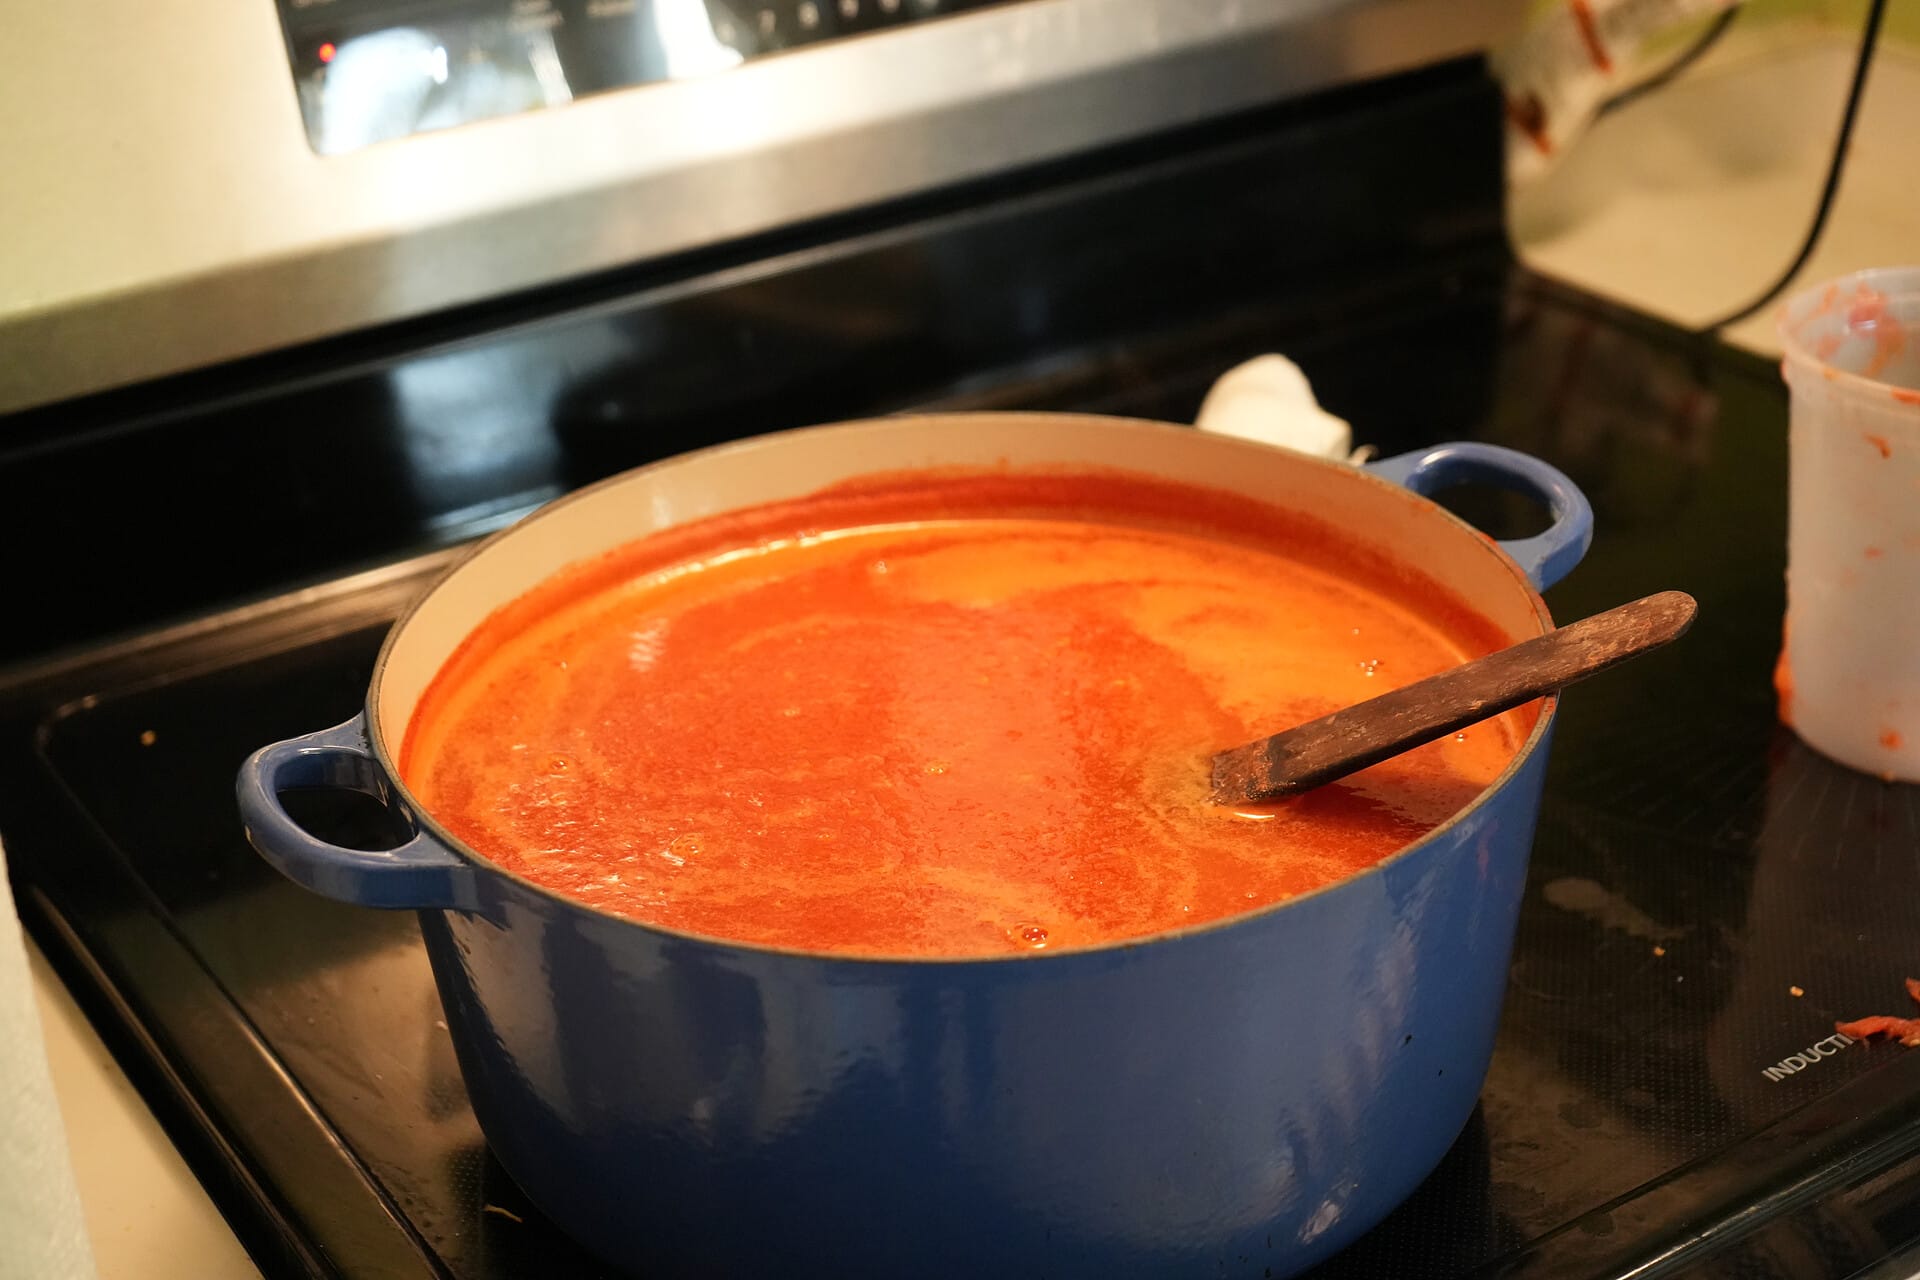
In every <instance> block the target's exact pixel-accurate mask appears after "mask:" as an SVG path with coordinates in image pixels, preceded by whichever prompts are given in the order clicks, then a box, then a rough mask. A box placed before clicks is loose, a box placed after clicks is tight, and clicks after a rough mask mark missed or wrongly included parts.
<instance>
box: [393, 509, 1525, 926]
mask: <svg viewBox="0 0 1920 1280" xmlns="http://www.w3.org/2000/svg"><path fill="white" fill-rule="evenodd" d="M1508 642H1510V638H1509V637H1505V636H1502V635H1499V634H1497V633H1496V631H1495V629H1494V628H1493V627H1492V625H1491V624H1489V623H1487V622H1486V621H1485V620H1484V619H1482V618H1480V617H1479V616H1478V615H1476V614H1474V613H1472V612H1471V611H1469V610H1468V609H1466V608H1464V607H1463V606H1461V605H1460V604H1459V603H1457V602H1455V601H1453V600H1452V599H1451V598H1449V597H1448V596H1446V595H1445V594H1444V593H1442V592H1441V591H1440V590H1439V589H1438V588H1437V587H1435V586H1434V584H1432V583H1431V582H1430V581H1428V580H1426V579H1424V578H1422V577H1420V576H1419V575H1417V574H1415V573H1413V572H1411V571H1409V570H1407V569H1405V568H1404V567H1402V566H1399V565H1396V564H1393V563H1390V562H1388V561H1385V560H1384V559H1381V558H1378V557H1375V556H1371V555H1369V554H1365V553H1362V552H1358V551H1355V550H1353V549H1352V548H1351V547H1350V546H1348V545H1347V540H1345V539H1343V538H1342V537H1341V536H1340V535H1338V534H1337V533H1334V532H1333V531H1330V530H1329V529H1327V528H1326V527H1324V526H1321V525H1318V524H1315V523H1313V522H1311V521H1308V520H1305V519H1303V518H1301V517H1299V516H1297V515H1290V514H1287V513H1284V512H1281V511H1278V510H1276V509H1274V508H1271V507H1268V506H1266V505H1264V504H1260V503H1255V502H1252V501H1250V500H1247V499H1242V498H1238V497H1234V496H1231V495H1227V494H1223V493H1216V492H1214V491H1209V490H1201V489H1195V488H1190V487H1187V486H1181V485H1175V484H1170V483H1166V482H1160V481H1152V480H1147V479H1143V478H1132V477H1127V476H1123V475H1119V474H1111V475H1110V474H1097V475H1066V476H1051V477H1037V476H1032V475H1024V476H1023V475H1019V474H1012V473H1007V474H999V475H986V476H982V475H971V476H945V477H942V476H938V475H921V476H912V477H899V478H894V479H892V480H889V481H884V482H880V481H876V482H870V483H863V484H860V485H851V486H845V487H842V488H840V489H836V490H830V491H827V492H826V493H823V494H820V495H815V496H814V497H812V498H809V499H805V500H801V501H797V502H791V503H783V504H777V505H774V506H769V507H765V508H759V509H755V510H751V511H747V512H743V513H738V514H735V515H731V516H727V517H722V518H719V519H714V520H708V521H702V522H698V523H696V524H693V525H687V526H681V527H679V528H677V529H673V530H669V531H666V532H664V533H662V534H658V535H655V536H654V537H651V538H648V539H645V540H642V541H640V542H637V543H634V544H631V545H629V546H627V547H624V548H621V549H619V550H618V551H615V552H613V553H610V554H609V555H606V556H603V557H601V558H599V559H598V560H594V561H591V562H588V563H586V564H584V565H581V566H577V567H575V568H574V569H572V570H569V571H567V572H565V573H563V574H561V575H559V576H558V577H557V578H555V579H553V580H550V581H549V582H547V583H545V584H543V585H542V586H540V587H538V588H536V589H535V590H534V591H533V592H532V593H530V594H529V595H527V596H525V597H522V598H521V599H520V600H518V601H516V602H514V603H512V604H510V605H509V606H507V607H506V608H504V609H503V610H501V611H500V612H499V613H497V614H495V615H494V616H493V617H492V618H491V619H490V620H489V621H488V622H487V623H485V624H483V625H482V626H481V627H480V628H478V629H477V630H476V631H475V632H474V633H473V635H471V636H470V637H469V638H468V640H467V641H466V643H465V644H464V645H463V646H462V647H461V649H460V650H459V651H458V652H457V653H456V654H455V655H454V656H453V657H452V658H451V659H450V660H449V662H448V663H447V665H446V667H445V668H444V669H443V670H442V671H441V673H440V674H439V676H438V677H437V678H436V680H435V681H434V683H433V685H432V686H431V687H430V689H429V690H428V691H427V693H426V695H425V696H424V697H423V699H422V701H421V704H420V706H419V708H418V709H417V711H416V714H415V716H414V718H413V723H412V725H411V726H410V728H409V731H408V733H407V736H406V739H405V742H404V747H403V751H402V755H401V773H402V776H403V778H404V779H405V781H406V783H407V785H408V787H409V788H410V789H411V790H412V791H413V793H414V794H415V795H416V796H417V797H418V798H419V799H420V800H421V801H422V803H423V804H424V805H425V807H426V808H427V810H428V811H429V812H430V813H431V814H432V815H433V817H434V818H435V819H437V820H438V821H439V822H440V823H442V824H443V825H444V826H445V827H446V828H448V829H449V830H450V831H451V832H452V833H453V834H455V835H456V836H458V837H459V838H460V839H461V840H462V841H464V842H465V843H467V844H468V845H470V846H471V847H472V848H474V849H475V850H476V851H478V852H479V853H481V854H483V855H484V856H486V857H487V858H489V859H492V860H493V861H495V862H497V863H499V864H500V865H502V866H503V867H505V868H507V869H509V870H511V871H513V872H515V873H517V874H519V875H522V876H524V877H526V878H528V879H530V880H533V881H534V882H536V883H538V884H541V885H543V886H546V887H547V888H550V889H552V890H554V891H557V892H559V893H562V894H565V895H568V896H570V897H572V898H575V899H577V900H579V901H581V902H584V903H586V904H587V905H589V906H592V907H595V908H598V909H601V910H604V911H608V912H612V913H615V914H618V915H622V916H626V917H629V918H632V919H635V920H639V921H643V922H647V923H650V924H655V925H659V926H664V927H667V928H671V929H676V930H683V931H687V932H691V933H697V934H702V935H707V936H711V937H718V938H723V939H728V940H732V941H737V942H745V943H754V944H762V945H770V946H779V947H791V948H799V949H806V950H813V951H826V952H836V953H841V954H853V955H870V956H877V955H887V956H927V955H939V956H955V957H957V956H982V955H995V954H1006V953H1009V952H1025V951H1039V950H1058V949H1062V948H1072V947H1080V946H1089V945H1097V944H1101V943H1106V942H1111V941H1116V940H1122V939H1129V938H1139V937H1144V936H1147V935H1150V934H1154V933H1160V932H1164V931H1167V930H1170V929H1177V928H1180V927H1183V926H1188V925H1194V924H1200V923H1202V922H1206V921H1210V920H1217V919H1221V918H1223V917H1227V916H1231V915H1235V914H1239V913H1242V912H1245V911H1249V910H1253V909H1256V908H1258V907H1261V906H1264V905H1267V904H1269V903H1274V902H1279V901H1283V900H1285V899H1288V898H1290V897H1293V896H1296V895H1298V894H1302V893H1305V892H1308V891H1311V890H1313V889H1315V888H1318V887H1320V886H1322V885H1325V884H1328V883H1330V882H1332V881H1336V880H1340V879H1342V878H1344V877H1347V876H1349V875H1351V874H1353V873H1355V872H1358V871H1361V870H1363V869H1365V868H1367V867H1369V866H1372V865H1373V864H1374V863H1376V862H1378V861H1379V860H1380V859H1382V858H1384V857H1386V856H1388V855H1390V854H1392V853H1394V852H1395V851H1396V850H1399V849H1401V848H1403V847H1404V846H1406V845H1407V844H1408V843H1410V842H1412V841H1414V840H1417V839H1418V838H1420V837H1421V836H1422V835H1424V834H1426V833H1427V832H1428V831H1430V830H1432V829H1433V828H1434V827H1435V826H1436V825H1438V824H1440V823H1442V822H1444V821H1445V820H1447V819H1448V818H1449V817H1451V816H1452V815H1453V814H1454V813H1456V812H1458V811H1459V810H1460V809H1461V808H1462V807H1463V806H1465V805H1466V804H1468V803H1470V802H1471V801H1472V800H1473V799H1474V798H1475V797H1476V796H1477V795H1478V794H1479V793H1480V792H1481V791H1482V790H1483V789H1484V788H1485V787H1486V786H1487V785H1488V784H1489V783H1490V782H1492V781H1493V780H1494V779H1495V778H1496V777H1497V776H1498V775H1499V774H1500V772H1501V771H1502V770H1503V769H1504V768H1505V767H1506V765H1507V764H1508V762H1509V761H1510V759H1511V758H1512V756H1513V754H1514V752H1515V751H1516V750H1517V748H1518V746H1519V744H1520V743H1521V741H1522V740H1523V739H1524V736H1525V734H1526V733H1527V732H1528V731H1529V729H1530V727H1531V725H1532V723H1533V721H1534V719H1535V718H1536V717H1537V715H1538V708H1537V706H1535V707H1529V708H1524V709H1522V710H1521V711H1518V712H1513V713H1509V714H1507V715H1505V716H1502V717H1499V718H1498V719H1495V720H1492V721H1488V722H1486V723H1484V724H1481V725H1477V726H1474V727H1473V728H1472V729H1470V730H1468V731H1466V732H1465V733H1463V734H1460V735H1449V736H1448V737H1446V738H1444V739H1442V740H1441V741H1439V742H1436V743H1433V744H1430V745H1428V746H1426V747H1422V748H1419V749H1418V750H1415V751H1413V752H1410V753H1408V754H1406V755H1404V756H1401V757H1399V758H1397V759H1395V760H1391V761H1388V762H1386V763H1383V764H1381V765H1378V766H1375V767H1374V768H1372V769H1369V770H1367V771H1365V772H1363V773H1361V774H1358V775H1356V776H1354V777H1353V778H1351V779H1349V780H1347V781H1346V782H1344V783H1340V784H1334V785H1330V786H1328V787H1325V788H1322V789H1320V790H1318V791H1316V792H1313V793H1310V794H1308V795H1306V796H1304V797H1301V798H1299V799H1296V800H1293V801H1289V802H1286V803H1283V804H1279V805H1275V806H1270V807H1267V808H1265V809H1261V810H1249V811H1247V812H1243V813H1236V812H1232V811H1228V810H1225V809H1220V808H1216V807H1214V806H1213V805H1211V804H1209V803H1208V799H1207V778H1208V770H1207V760H1208V757H1209V756H1210V754H1211V753H1212V752H1214V751H1218V750H1220V749H1222V748H1224V747H1227V746H1232V745H1236V744H1238V743H1241V742H1245V741H1249V740H1251V739H1253V738H1255V737H1259V736H1261V735H1264V734H1267V733H1271V732H1275V731H1277V730H1279V729H1281V728H1285V727H1288V726H1290V725H1292V724H1296V723H1300V722H1302V721H1305V720H1308V719H1311V718H1313V717H1315V716H1318V715H1321V714H1324V713H1325V712H1327V711H1330V710H1333V709H1335V708H1337V707H1339V706H1343V705H1348V704H1351V703H1354V702H1358V701H1361V700H1363V699H1365V698H1367V697H1369V696H1372V695H1374V694H1377V693H1381V692H1384V691H1385V690H1386V689H1388V688H1392V687H1395V686H1397V685H1400V684H1405V683H1409V682H1411V681H1413V680H1416V679H1419V678H1421V677H1423V676H1426V675H1430V674H1432V673H1433V672H1435V671H1438V670H1440V669H1442V668H1444V667H1447V666H1451V665H1453V664H1455V663H1458V662H1460V661H1463V660H1465V659H1467V658H1469V657H1473V656H1477V655H1479V654H1482V653H1485V652H1488V651H1490V650H1491V649H1493V648H1496V647H1499V646H1500V645H1502V644H1504V643H1508Z"/></svg>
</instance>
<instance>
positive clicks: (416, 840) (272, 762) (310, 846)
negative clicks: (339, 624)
mask: <svg viewBox="0 0 1920 1280" xmlns="http://www.w3.org/2000/svg"><path fill="white" fill-rule="evenodd" d="M237 786H238V792H239V799H240V817H241V820H242V821H243V822H244V823H245V824H246V829H247V839H249V840H251V841H252V842H253V847H254V848H256V849H258V850H259V851H260V855H261V856H262V857H264V858H265V859H266V860H267V861H268V862H270V863H272V864H273V865H274V866H275V867H276V868H278V869H279V871H280V872H281V874H283V875H285V876H286V877H287V878H288V879H290V880H292V881H294V882H295V883H296V884H300V885H304V886H306V887H307V888H309V889H311V890H313V891H314V892H315V893H318V894H322V895H324V896H326V897H329V898H333V899H336V900H338V901H340V902H351V903H354V904H356V905H359V906H363V907H410V908H422V909H435V908H440V909H449V910H456V911H471V910H474V909H475V907H476V905H477V901H478V896H477V894H476V892H475V885H476V881H475V877H474V869H473V866H472V864H470V863H468V862H467V861H466V860H465V859H463V858H461V857H459V856H458V855H457V854H455V853H453V851H451V850H450V849H448V848H447V847H446V846H445V845H443V844H441V843H440V841H439V840H437V839H435V838H434V837H433V836H432V835H431V834H430V833H428V832H426V831H422V830H419V829H418V828H417V827H415V828H414V834H413V836H412V838H411V839H409V840H407V841H406V842H405V843H404V844H402V845H400V846H398V847H397V848H393V849H349V848H346V847H344V846H342V845H337V844H332V843H329V842H328V841H325V840H321V839H319V838H317V837H315V836H313V835H310V834H309V833H308V832H307V831H306V830H305V829H304V828H302V827H301V826H300V824H299V823H297V822H295V821H294V820H293V817H292V815H290V814H289V813H288V812H287V809H286V806H285V805H283V804H282V803H281V802H280V793H281V792H282V791H289V790H294V789H298V788H318V789H334V790H348V791H362V792H367V793H369V794H372V795H374V796H376V797H378V798H380V799H382V800H385V799H387V797H388V796H389V795H390V794H391V788H390V786H389V784H388V782H387V780H386V778H385V776H384V774H383V773H382V772H381V770H380V766H379V765H378V764H377V763H376V762H375V760H374V758H373V750H372V748H371V746H370V745H369V744H368V741H367V727H366V717H365V715H364V714H363V715H357V716H355V717H354V718H353V719H351V720H349V721H347V722H346V723H345V724H339V725H335V726H334V727H333V728H331V729H322V730H320V731H319V732H318V733H309V734H306V735H305V736H303V737H299V738H289V739H287V740H286V741H285V742H276V743H274V744H273V745H272V746H270V747H262V748H261V749H260V750H258V751H256V752H254V753H253V754H252V755H251V756H249V757H248V758H247V762H246V763H245V764H243V765H241V766H240V777H239V781H238V784H237ZM409 825H412V824H411V823H410V824H409Z"/></svg>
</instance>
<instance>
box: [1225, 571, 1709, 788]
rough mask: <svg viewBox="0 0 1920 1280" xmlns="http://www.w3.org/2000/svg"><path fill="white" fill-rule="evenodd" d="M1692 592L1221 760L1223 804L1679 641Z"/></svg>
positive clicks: (1462, 669) (1310, 783)
mask: <svg viewBox="0 0 1920 1280" xmlns="http://www.w3.org/2000/svg"><path fill="white" fill-rule="evenodd" d="M1696 608H1697V606H1696V605H1695V604H1694V600H1693V597H1692V596H1690V595H1688V594H1686V593H1685V592H1684V591H1662V592H1660V593H1659V594H1658V595H1651V596H1647V597H1645V598H1644V599H1640V600H1635V601H1634V602H1633V603H1631V604H1623V605H1621V606H1620V607H1619V608H1617V609H1609V610H1607V611H1606V612H1605V613H1597V614H1595V615H1594V616H1593V617H1591V618H1583V619H1582V620H1580V621H1579V622H1575V623H1572V624H1570V625H1568V626H1564V627H1561V628H1559V629H1558V630H1555V631H1549V632H1548V633H1547V634H1545V635H1543V636H1535V637H1534V638H1533V639H1531V640H1523V641H1521V642H1520V643H1519V644H1516V645H1514V646H1512V647H1511V648H1507V649H1501V650H1500V651H1498V652H1497V653H1490V654H1488V655H1487V656H1486V657H1484V658H1476V659H1475V660H1474V661H1472V662H1469V663H1465V664H1463V665H1461V666H1458V667H1455V668H1453V669H1452V670H1450V671H1442V672H1441V673H1440V674H1439V675H1435V676H1428V677H1427V678H1426V679H1425V680H1420V681H1417V682H1415V683H1413V684H1410V685H1407V686H1405V687H1404V688H1400V689H1395V690H1393V691H1392V692H1390V693H1383V694H1381V695H1380V696H1379V697H1377V698H1370V699H1368V700H1367V701H1365V702H1362V703H1359V704H1357V705H1355V706H1351V707H1346V708H1343V709H1342V710H1339V711H1336V712H1334V713H1333V714H1332V715H1328V716H1322V717H1321V718H1320V719H1318V720H1311V721H1308V722H1307V723H1306V724H1303V725H1300V726H1298V727H1297V728H1293V729H1288V730H1287V731H1286V732H1285V733H1276V734H1274V735H1273V736H1272V737H1269V738H1262V739H1260V740H1259V741H1258V742H1250V743H1248V744H1247V745H1246V746H1244V747H1235V748H1234V749H1233V750H1231V751H1223V752H1221V753H1220V754H1219V755H1217V756H1215V757H1214V758H1213V799H1214V803H1216V804H1253V803H1258V802H1261V801H1265V800H1278V799H1281V798H1283V797H1285V796H1290V795H1297V794H1298V793H1300V792H1302V791H1306V790H1309V789H1311V788H1313V787H1317V786H1319V785H1320V784H1321V783H1323V782H1331V781H1333V780H1334V779H1335V778H1340V777H1345V776H1346V775H1347V774H1349V773H1354V772H1357V771H1358V770H1361V769H1364V768H1366V767H1367V766H1368V765H1371V764H1378V763H1380V761H1382V760H1385V759H1387V758H1389V757H1391V756H1396V755H1399V754H1400V753H1401V752H1402V751H1407V750H1410V749H1411V748H1413V747H1417V746H1419V745H1420V744H1421V743H1423V742H1432V741H1433V740H1434V739H1435V738H1439V737H1442V736H1444V735H1446V734H1448V733H1452V732H1454V731H1455V730H1458V729H1462V728H1465V727H1466V726H1467V725H1470V724H1475V723H1477V722H1479V721H1481V720H1485V719H1487V718H1488V717H1489V716H1495V715H1498V714H1500V713H1501V712H1502V711H1510V710H1512V709H1513V708H1514V707H1517V706H1520V705H1521V704H1522V703H1526V702H1531V701H1533V700H1534V699H1535V698H1538V697H1542V696H1543V695H1545V694H1549V693H1552V692H1553V691H1554V690H1556V689H1564V688H1565V687H1566V686H1568V685H1570V684H1573V683H1574V682H1576V681H1579V680H1584V679H1586V678H1587V677H1588V676H1590V675H1594V674H1596V673H1598V672H1601V671H1605V670H1606V669H1607V668H1608V667H1614V666H1618V665H1619V664H1620V663H1622V662H1625V661H1627V659H1629V658H1636V657H1638V656H1640V655H1641V654H1643V653H1647V652H1649V651H1650V650H1653V649H1658V648H1659V647H1660V646H1661V645H1664V644H1667V643H1668V642H1670V641H1673V640H1677V639H1679V638H1680V637H1681V636H1683V635H1685V634H1686V631H1687V628H1688V627H1689V626H1691V625H1692V624H1693V615H1694V613H1695V611H1696Z"/></svg>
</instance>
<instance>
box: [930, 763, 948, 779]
mask: <svg viewBox="0 0 1920 1280" xmlns="http://www.w3.org/2000/svg"><path fill="white" fill-rule="evenodd" d="M946 771H947V762H946V761H944V760H929V761H927V772H928V773H931V774H934V775H936V776H937V775H939V774H943V773H945V772H946Z"/></svg>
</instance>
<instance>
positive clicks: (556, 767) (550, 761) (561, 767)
mask: <svg viewBox="0 0 1920 1280" xmlns="http://www.w3.org/2000/svg"><path fill="white" fill-rule="evenodd" d="M572 767H573V761H571V760H569V759H567V758H566V757H565V756H563V755H557V754H556V755H551V756H548V757H547V772H548V773H565V772H566V771H567V770H568V769H571V768H572Z"/></svg>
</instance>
